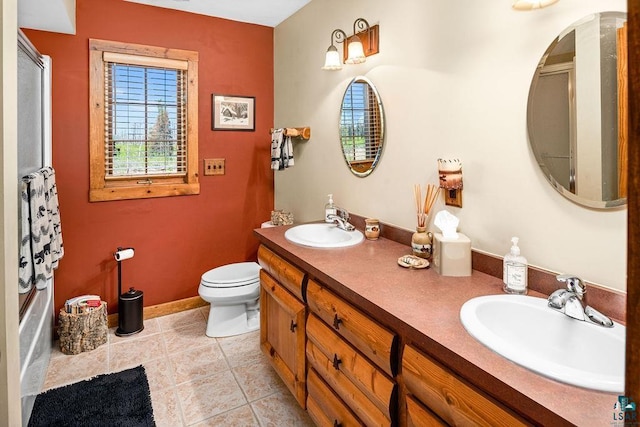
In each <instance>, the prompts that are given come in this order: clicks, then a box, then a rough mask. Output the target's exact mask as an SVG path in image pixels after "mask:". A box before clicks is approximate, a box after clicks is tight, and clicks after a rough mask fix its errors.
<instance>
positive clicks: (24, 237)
mask: <svg viewBox="0 0 640 427" xmlns="http://www.w3.org/2000/svg"><path fill="white" fill-rule="evenodd" d="M29 216H30V215H29V183H28V182H27V181H25V180H24V179H23V180H22V181H20V267H19V269H18V284H19V292H20V293H21V294H25V293H27V292H29V291H30V290H31V288H33V283H34V282H35V277H34V271H33V257H32V255H31V225H30V223H29Z"/></svg>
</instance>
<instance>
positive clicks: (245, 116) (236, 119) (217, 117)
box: [211, 94, 256, 131]
mask: <svg viewBox="0 0 640 427" xmlns="http://www.w3.org/2000/svg"><path fill="white" fill-rule="evenodd" d="M211 103H212V108H211V115H212V117H211V129H212V130H244V131H255V130H256V120H255V118H256V98H255V96H235V95H216V94H213V95H211Z"/></svg>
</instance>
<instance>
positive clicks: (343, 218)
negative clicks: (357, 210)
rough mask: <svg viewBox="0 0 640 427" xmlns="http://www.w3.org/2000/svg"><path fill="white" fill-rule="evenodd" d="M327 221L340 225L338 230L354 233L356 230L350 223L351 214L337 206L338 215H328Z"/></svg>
mask: <svg viewBox="0 0 640 427" xmlns="http://www.w3.org/2000/svg"><path fill="white" fill-rule="evenodd" d="M327 219H328V220H329V221H333V222H334V223H335V224H337V225H338V228H340V229H342V230H344V231H353V230H355V229H356V227H354V226H353V225H352V224H350V223H349V212H347V210H346V209H342V208H339V207H337V206H336V214H335V215H333V214H331V215H327Z"/></svg>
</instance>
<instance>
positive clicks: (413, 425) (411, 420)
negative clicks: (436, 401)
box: [407, 396, 447, 427]
mask: <svg viewBox="0 0 640 427" xmlns="http://www.w3.org/2000/svg"><path fill="white" fill-rule="evenodd" d="M446 425H447V423H445V422H444V421H442V420H441V419H440V417H438V416H437V415H436V414H434V413H433V412H431V411H430V410H429V408H427V407H425V406H424V405H422V403H420V402H419V401H418V400H417V399H414V398H413V396H407V426H408V427H445V426H446Z"/></svg>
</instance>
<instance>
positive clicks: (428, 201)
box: [411, 184, 440, 259]
mask: <svg viewBox="0 0 640 427" xmlns="http://www.w3.org/2000/svg"><path fill="white" fill-rule="evenodd" d="M438 194H440V187H438V186H436V185H433V184H427V188H426V194H425V197H424V201H423V199H422V189H421V188H420V184H415V185H414V186H413V196H414V198H415V202H416V215H417V219H418V226H417V227H416V232H415V233H413V235H412V236H411V249H412V251H413V254H414V255H415V256H418V257H420V258H425V259H429V258H430V257H431V252H432V250H431V244H432V241H433V235H432V234H431V233H430V232H427V219H428V218H429V213H431V208H433V205H434V203H435V202H436V200H437V198H438Z"/></svg>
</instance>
